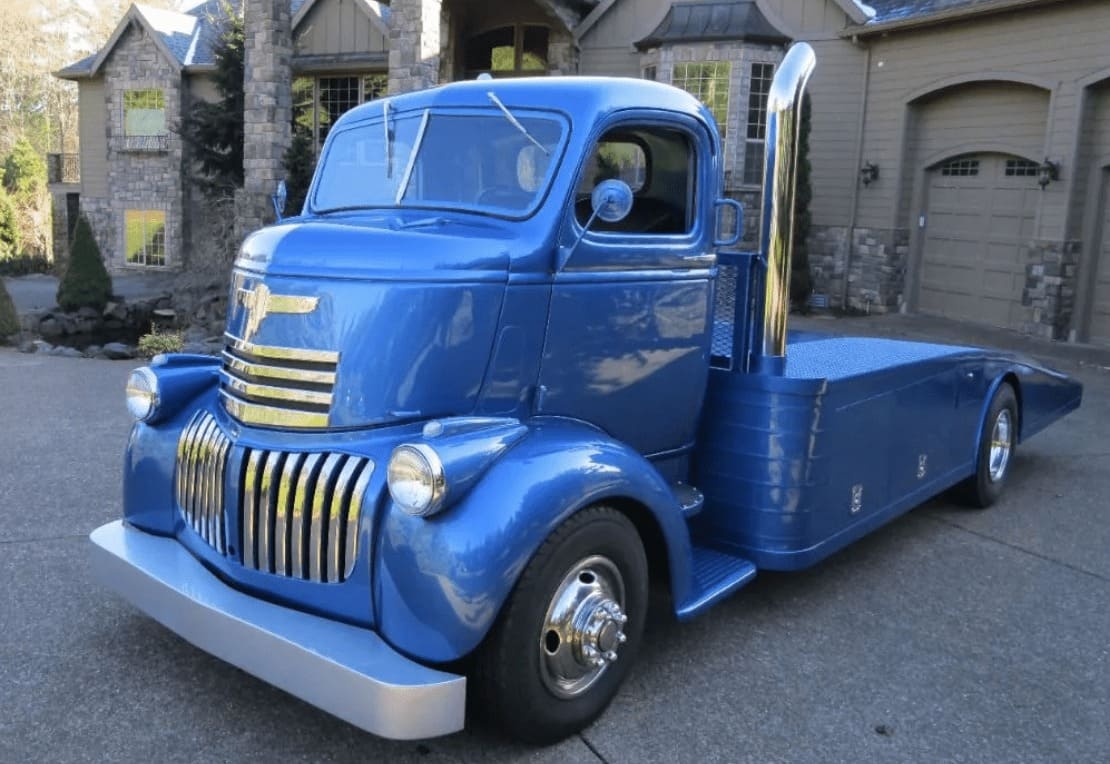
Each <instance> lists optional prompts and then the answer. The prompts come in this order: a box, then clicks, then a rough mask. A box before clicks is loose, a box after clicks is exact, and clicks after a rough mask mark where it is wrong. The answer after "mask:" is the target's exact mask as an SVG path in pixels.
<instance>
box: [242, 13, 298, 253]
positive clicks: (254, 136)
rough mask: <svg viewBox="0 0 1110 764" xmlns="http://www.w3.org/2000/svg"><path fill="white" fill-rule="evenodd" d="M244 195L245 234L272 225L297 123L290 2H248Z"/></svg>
mask: <svg viewBox="0 0 1110 764" xmlns="http://www.w3.org/2000/svg"><path fill="white" fill-rule="evenodd" d="M243 13H244V16H243V19H244V24H245V37H246V39H245V41H244V42H245V50H244V67H243V85H244V91H245V100H246V103H245V109H244V115H243V117H244V120H243V121H244V126H243V130H244V139H243V170H244V174H245V177H244V182H243V192H242V195H241V199H240V204H239V205H238V206H239V215H238V224H239V228H240V230H241V232H242V233H243V234H244V235H245V234H248V233H250V232H251V231H253V230H255V229H257V228H260V227H261V226H263V225H266V224H268V223H272V222H273V221H274V211H273V205H272V203H271V201H270V195H271V194H273V192H274V189H275V188H276V186H277V183H278V181H279V180H281V179H282V178H284V177H285V167H284V164H283V162H282V155H283V154H284V153H285V150H286V148H288V146H289V141H290V130H291V123H292V120H293V86H292V71H291V69H290V65H291V61H292V57H293V41H292V33H291V31H290V28H291V19H290V16H289V0H246V3H245V7H244V9H243Z"/></svg>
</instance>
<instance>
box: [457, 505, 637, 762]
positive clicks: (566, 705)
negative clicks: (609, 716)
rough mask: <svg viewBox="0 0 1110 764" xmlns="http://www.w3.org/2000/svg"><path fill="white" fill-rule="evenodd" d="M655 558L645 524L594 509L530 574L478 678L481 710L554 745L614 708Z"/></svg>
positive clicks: (538, 557) (493, 636)
mask: <svg viewBox="0 0 1110 764" xmlns="http://www.w3.org/2000/svg"><path fill="white" fill-rule="evenodd" d="M647 585H648V569H647V558H646V556H645V554H644V549H643V545H642V544H641V543H640V538H639V535H638V534H637V532H636V528H635V526H633V525H632V523H631V522H630V521H629V520H628V518H626V517H625V516H624V515H622V514H621V513H620V512H618V511H616V510H614V509H612V508H609V507H601V506H599V507H591V508H589V509H586V510H583V511H582V512H579V513H578V514H577V515H574V516H573V517H571V518H570V519H569V520H567V521H566V522H565V523H563V524H562V525H561V526H559V528H557V529H556V530H555V531H554V532H553V533H552V534H551V536H549V537H548V539H547V541H545V542H544V544H543V546H541V547H540V549H539V551H537V552H536V554H535V556H534V557H533V558H532V560H531V561H530V562H529V563H528V566H527V567H526V568H525V570H524V573H523V574H521V577H520V580H519V581H518V582H517V585H516V588H515V589H514V590H513V593H512V595H511V596H510V597H509V600H508V602H507V603H506V605H505V609H504V611H503V612H502V615H501V618H500V620H499V621H498V624H497V625H496V626H495V627H494V629H493V631H492V632H491V633H490V636H489V638H488V640H487V642H486V644H485V645H484V646H483V650H482V652H481V654H480V656H479V661H478V667H477V671H476V673H475V675H474V677H473V678H472V682H471V684H472V687H473V690H474V693H475V695H476V696H477V697H476V698H475V701H476V703H475V707H476V708H477V709H479V711H480V712H482V713H483V714H484V715H485V716H486V717H487V718H488V720H489V721H490V722H491V723H493V724H495V725H497V726H499V727H502V728H504V729H505V730H506V731H507V732H508V733H510V734H511V735H513V736H514V737H517V738H519V739H521V740H526V741H529V742H535V743H550V742H554V741H556V740H560V739H562V738H564V737H566V736H567V735H570V734H572V733H574V732H577V731H578V730H580V729H582V728H583V727H585V726H586V725H588V724H589V723H590V722H592V721H593V720H594V719H596V718H597V716H598V715H599V714H600V713H601V712H602V711H603V710H605V707H606V706H607V705H608V704H609V701H610V700H612V699H613V696H614V695H615V694H616V692H617V689H618V688H619V686H620V684H621V682H622V681H623V679H624V677H625V675H626V674H627V673H628V669H629V666H630V665H631V663H632V660H633V658H634V657H635V654H636V651H637V649H638V648H639V643H640V638H641V636H642V634H643V627H644V616H645V613H646V610H647V599H648V594H647V592H648V586H647Z"/></svg>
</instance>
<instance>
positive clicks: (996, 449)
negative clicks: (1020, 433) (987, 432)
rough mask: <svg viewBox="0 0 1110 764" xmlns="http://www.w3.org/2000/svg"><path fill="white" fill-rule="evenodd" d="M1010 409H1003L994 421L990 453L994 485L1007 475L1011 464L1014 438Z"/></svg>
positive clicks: (991, 476)
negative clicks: (1007, 469) (1007, 468)
mask: <svg viewBox="0 0 1110 764" xmlns="http://www.w3.org/2000/svg"><path fill="white" fill-rule="evenodd" d="M1011 421H1012V420H1011V417H1010V410H1009V409H1002V410H1001V411H999V412H998V417H997V418H995V420H994V430H993V431H992V432H991V451H990V462H989V466H990V478H991V482H992V483H997V482H998V481H999V480H1001V479H1002V478H1003V477H1005V475H1006V467H1007V465H1008V464H1009V463H1010V453H1011V452H1012V451H1013V448H1014V438H1013V432H1012V429H1011V426H1010V425H1011Z"/></svg>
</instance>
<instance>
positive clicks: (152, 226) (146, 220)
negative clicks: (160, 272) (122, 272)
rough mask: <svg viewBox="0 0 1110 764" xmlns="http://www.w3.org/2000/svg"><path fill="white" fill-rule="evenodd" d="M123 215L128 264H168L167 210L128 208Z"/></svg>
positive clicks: (157, 265)
mask: <svg viewBox="0 0 1110 764" xmlns="http://www.w3.org/2000/svg"><path fill="white" fill-rule="evenodd" d="M123 216H124V217H123V220H124V246H125V248H126V249H125V251H126V253H127V264H128V265H147V266H154V267H162V266H164V265H165V264H166V213H165V211H164V210H127V211H125V212H124V213H123Z"/></svg>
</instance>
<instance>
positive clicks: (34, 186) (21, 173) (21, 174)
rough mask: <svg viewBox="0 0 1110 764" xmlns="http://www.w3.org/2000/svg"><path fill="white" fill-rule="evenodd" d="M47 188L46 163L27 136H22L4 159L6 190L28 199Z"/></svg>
mask: <svg viewBox="0 0 1110 764" xmlns="http://www.w3.org/2000/svg"><path fill="white" fill-rule="evenodd" d="M45 187H46V161H45V160H44V159H43V158H42V156H41V155H39V153H38V152H37V151H35V147H34V146H32V145H31V142H30V141H29V140H27V138H26V136H20V138H19V140H17V141H16V142H15V146H13V147H12V150H11V153H9V154H8V156H7V157H5V158H4V188H6V189H7V190H8V191H9V192H10V193H12V194H14V195H16V196H20V197H23V198H28V197H31V196H33V195H34V194H35V193H36V192H37V191H39V190H41V189H43V188H45Z"/></svg>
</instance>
